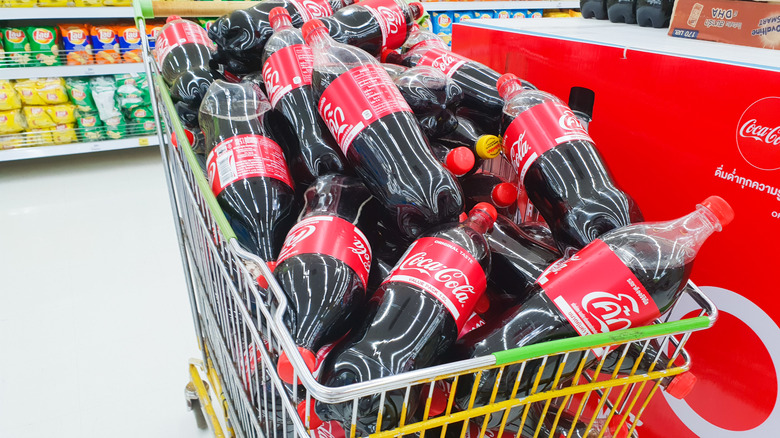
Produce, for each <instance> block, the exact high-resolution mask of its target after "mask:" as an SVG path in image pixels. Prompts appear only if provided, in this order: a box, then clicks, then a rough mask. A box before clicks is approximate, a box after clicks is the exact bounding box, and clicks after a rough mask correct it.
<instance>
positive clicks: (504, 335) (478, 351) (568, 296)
mask: <svg viewBox="0 0 780 438" xmlns="http://www.w3.org/2000/svg"><path fill="white" fill-rule="evenodd" d="M733 217H734V212H733V210H732V209H731V207H730V206H729V205H728V204H727V203H726V201H724V200H723V199H722V198H719V197H717V196H711V197H709V198H707V199H706V200H704V202H702V204H700V205H698V206H697V208H696V210H695V211H694V212H692V213H690V214H688V215H686V216H683V217H682V218H679V219H676V220H672V221H666V222H648V223H640V224H634V225H628V226H625V227H622V228H618V229H616V230H612V231H610V232H608V233H606V234H604V235H602V236H601V237H599V238H598V239H596V240H594V241H593V242H591V243H590V244H588V245H587V246H586V247H585V248H583V249H581V250H580V251H578V252H577V253H575V254H574V255H573V256H572V257H571V258H569V259H561V260H559V261H558V262H556V263H554V264H553V265H551V266H550V267H549V268H547V270H545V272H544V273H543V274H542V275H541V276H539V278H538V279H537V280H536V284H535V286H534V288H533V290H531V291H530V293H529V294H528V296H527V298H526V299H525V300H524V301H522V302H520V303H519V304H517V305H515V306H513V307H511V308H509V309H508V310H507V311H506V312H505V313H504V314H502V315H501V317H500V318H495V319H492V320H490V321H487V324H486V325H485V326H483V327H481V328H479V329H477V330H474V331H472V332H470V333H468V334H466V335H465V336H464V337H463V338H461V339H460V340H459V341H458V344H457V345H456V348H455V356H456V357H459V358H470V357H479V356H484V355H486V354H490V353H493V352H497V351H503V350H507V349H511V348H516V347H522V346H525V345H530V344H535V343H539V342H545V341H550V340H554V339H561V338H567V337H572V336H584V335H589V334H594V333H607V332H611V331H615V330H624V329H628V328H631V327H637V326H642V325H646V324H649V323H651V322H652V321H654V320H655V319H656V318H658V317H659V316H660V315H661V314H662V313H664V312H666V311H667V310H668V309H669V308H671V306H672V305H673V304H674V303H675V302H676V301H677V299H678V298H679V296H680V294H681V292H682V290H683V288H684V287H685V284H686V282H687V281H688V277H689V276H690V270H691V267H692V265H693V261H694V258H695V256H696V254H697V252H698V251H699V249H700V248H701V245H702V244H703V243H704V241H705V240H706V239H707V238H708V237H709V236H710V235H711V234H712V233H713V232H715V231H720V230H721V228H722V226H724V225H726V224H728V223H729V222H731V220H732V219H733ZM594 353H596V355H603V354H604V352H603V351H602V350H594ZM582 354H588V352H579V353H573V354H570V355H569V357H568V358H567V360H566V365H565V368H564V370H563V372H562V374H561V376H562V377H561V378H563V379H565V378H566V377H567V376H571V375H573V374H574V372H575V371H576V369H577V367H578V365H579V362H580V360H581V359H582ZM561 359H562V355H558V356H554V357H550V358H548V361H547V363H546V364H545V366H544V369H543V371H541V372H542V375H541V376H540V377H538V378H537V377H536V373H537V372H539V369H540V366H541V362H542V361H541V360H533V361H530V362H527V363H526V364H525V367H524V374H523V376H524V377H523V378H522V379H520V386H519V389H518V392H517V394H518V396H523V395H524V394H528V393H529V391H530V390H531V388H532V385H533V384H534V381H535V379H538V380H539V389H538V390H539V391H542V390H545V389H547V388H549V386H550V385H551V384H552V383H553V381H554V380H555V378H556V372H557V371H558V370H557V368H558V365H559V363H560V361H561ZM591 364H592V362H591ZM517 372H518V370H517V367H509V368H508V369H507V370H506V371H505V372H504V374H503V377H502V378H501V380H500V382H499V390H498V391H499V394H500V397H503V398H504V399H505V398H506V397H507V396H508V395H509V394H510V393H511V391H512V390H513V386H514V382H515V380H516V378H517ZM495 379H496V372H495V371H489V372H486V373H483V375H482V378H481V380H480V381H479V382H478V390H477V395H476V400H477V402H478V403H480V404H486V403H487V402H489V400H490V397H491V393H492V392H493V386H494V384H495ZM466 380H468V379H466ZM462 383H465V385H464V386H463V387H464V388H465V389H464V391H463V393H461V391H460V390H459V391H458V392H459V394H458V397H459V399H460V400H461V403H463V400H467V399H468V397H469V395H470V391H471V384H470V383H469V382H466V381H464V382H462ZM459 388H460V386H459Z"/></svg>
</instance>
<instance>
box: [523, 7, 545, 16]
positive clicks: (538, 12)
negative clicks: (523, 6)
mask: <svg viewBox="0 0 780 438" xmlns="http://www.w3.org/2000/svg"><path fill="white" fill-rule="evenodd" d="M526 17H528V18H542V17H543V10H542V9H529V10H528V13H527V15H526Z"/></svg>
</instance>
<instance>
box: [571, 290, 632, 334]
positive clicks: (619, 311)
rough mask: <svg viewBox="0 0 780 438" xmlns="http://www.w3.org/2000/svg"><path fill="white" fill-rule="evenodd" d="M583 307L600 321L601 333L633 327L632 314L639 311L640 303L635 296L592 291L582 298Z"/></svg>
mask: <svg viewBox="0 0 780 438" xmlns="http://www.w3.org/2000/svg"><path fill="white" fill-rule="evenodd" d="M582 308H583V309H584V310H585V311H586V312H588V313H589V314H590V316H591V317H593V319H595V320H596V321H598V323H599V324H600V325H601V327H600V328H599V331H600V332H601V333H608V332H611V331H615V330H625V329H628V328H631V319H629V318H630V316H631V315H632V314H637V313H639V304H638V303H637V301H636V300H635V299H634V298H633V297H631V296H629V295H625V294H618V295H615V294H611V293H609V292H591V293H589V294H587V295H585V296H584V297H583V298H582ZM624 317H625V318H624Z"/></svg>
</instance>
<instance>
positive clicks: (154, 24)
mask: <svg viewBox="0 0 780 438" xmlns="http://www.w3.org/2000/svg"><path fill="white" fill-rule="evenodd" d="M163 26H165V21H160V20H149V21H147V22H146V36H147V37H148V38H149V48H150V49H152V50H154V44H155V42H157V35H159V34H160V31H161V30H162V28H163Z"/></svg>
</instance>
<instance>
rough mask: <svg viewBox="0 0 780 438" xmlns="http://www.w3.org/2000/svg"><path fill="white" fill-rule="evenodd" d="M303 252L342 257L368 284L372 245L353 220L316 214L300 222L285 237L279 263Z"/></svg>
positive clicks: (364, 282) (361, 279)
mask: <svg viewBox="0 0 780 438" xmlns="http://www.w3.org/2000/svg"><path fill="white" fill-rule="evenodd" d="M300 254H325V255H329V256H331V257H333V258H335V259H338V260H341V261H342V262H344V263H346V264H347V266H349V267H350V268H352V270H353V271H355V273H356V274H357V275H358V277H359V278H360V281H361V282H362V283H363V286H364V287H365V285H367V284H368V271H369V269H370V268H371V245H370V244H369V243H368V239H366V236H365V235H364V234H363V233H362V232H361V231H360V230H359V229H358V227H356V226H355V225H353V224H352V223H351V222H348V221H346V220H344V219H341V218H339V217H336V216H312V217H309V218H306V219H304V220H302V221H300V222H298V223H297V224H296V225H295V226H294V227H293V228H292V229H291V230H290V232H289V233H287V238H286V239H285V241H284V246H283V247H282V250H281V252H280V253H279V257H278V259H277V266H278V265H280V264H281V263H282V262H284V261H285V260H287V259H288V258H290V257H295V256H297V255H300Z"/></svg>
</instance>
